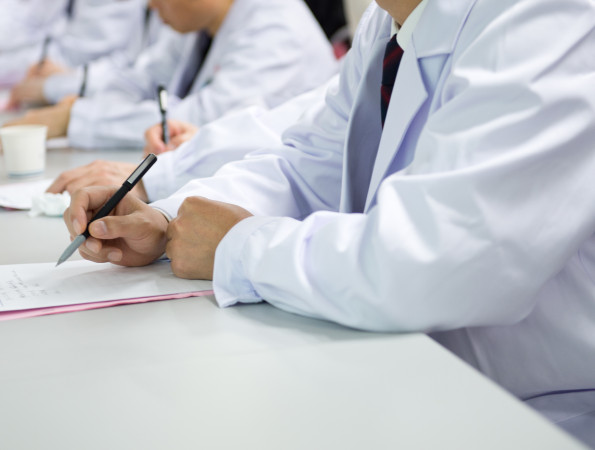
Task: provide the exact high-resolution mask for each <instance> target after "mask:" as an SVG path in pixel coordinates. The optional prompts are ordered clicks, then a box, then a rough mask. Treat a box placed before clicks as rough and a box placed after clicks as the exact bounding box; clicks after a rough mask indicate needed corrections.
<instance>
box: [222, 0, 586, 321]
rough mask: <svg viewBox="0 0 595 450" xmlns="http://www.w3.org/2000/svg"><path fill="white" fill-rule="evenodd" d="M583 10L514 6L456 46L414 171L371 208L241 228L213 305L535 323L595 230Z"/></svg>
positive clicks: (231, 240) (229, 240) (349, 317)
mask: <svg viewBox="0 0 595 450" xmlns="http://www.w3.org/2000/svg"><path fill="white" fill-rule="evenodd" d="M550 3H552V2H550ZM526 5H527V4H525V6H526ZM573 6H574V7H575V8H576V9H575V8H568V9H566V10H564V11H560V8H557V10H558V11H560V12H559V13H558V14H556V15H553V14H551V13H550V12H548V10H547V8H546V9H545V10H544V9H542V10H540V11H527V9H526V7H524V8H516V9H515V8H513V9H511V10H510V11H507V14H508V15H509V19H510V20H497V21H494V22H492V23H491V24H490V26H489V27H483V28H477V33H478V36H477V38H475V39H472V40H470V41H471V42H470V43H468V44H467V45H463V44H461V46H460V47H459V48H457V49H455V52H454V54H453V60H452V68H451V72H450V74H449V75H448V76H447V79H446V81H445V84H444V86H443V90H442V93H441V94H438V95H441V101H442V106H441V108H439V109H438V110H437V111H436V112H435V113H433V114H432V115H431V116H430V118H429V120H428V121H427V124H426V126H425V128H424V130H423V131H422V134H421V137H420V139H419V142H418V146H417V151H416V155H415V158H414V160H413V162H412V164H411V165H410V166H409V167H407V168H406V169H404V170H402V171H400V172H397V173H394V174H392V175H390V176H388V177H387V178H385V180H384V181H383V183H382V184H381V186H380V189H379V191H378V195H377V202H376V204H375V206H373V207H372V209H371V210H370V211H369V213H368V214H341V213H337V212H329V211H326V212H317V213H314V214H312V215H310V216H309V217H308V218H306V219H305V220H303V221H301V222H300V221H298V220H295V219H293V218H271V217H265V218H263V217H254V218H248V219H246V220H244V221H242V222H240V223H239V224H238V225H236V226H235V227H234V228H233V229H232V230H231V231H230V232H229V233H228V234H227V235H226V236H225V238H224V239H223V240H222V242H221V243H220V245H219V247H218V248H217V252H216V257H215V269H214V289H215V294H216V297H217V300H218V301H219V303H220V304H221V305H223V306H225V305H230V304H234V303H236V302H241V301H248V302H251V301H257V300H258V299H265V300H266V301H267V302H269V303H271V304H273V305H275V306H277V307H279V308H282V309H285V310H287V311H290V312H294V313H298V314H303V315H307V316H312V317H316V318H321V319H327V320H332V321H335V322H338V323H341V324H344V325H347V326H351V327H356V328H361V329H368V330H378V331H431V330H443V329H457V328H461V327H469V326H485V325H496V326H497V325H506V324H510V323H516V322H518V321H521V320H522V319H523V318H524V317H526V316H527V315H528V313H529V312H530V311H531V310H532V308H533V307H534V301H535V298H536V295H537V293H538V292H539V291H540V289H542V288H543V286H544V284H545V282H546V281H547V280H548V279H549V278H551V277H552V276H554V275H555V274H557V273H558V272H559V271H560V270H561V268H562V267H564V265H565V264H566V262H567V261H568V260H569V258H570V256H571V255H573V254H574V253H576V252H577V248H578V247H579V245H580V244H581V243H582V242H584V241H585V240H586V239H587V238H588V237H590V236H591V235H592V234H593V231H594V230H595V189H593V174H594V173H595V152H594V151H593V145H594V143H595V126H594V120H595V117H594V113H593V111H594V110H595V96H594V94H593V89H592V87H593V85H594V83H595V76H594V74H595V60H594V58H593V51H592V49H593V44H594V42H593V36H594V34H593V25H592V24H593V23H594V22H593V14H592V13H593V9H592V8H591V7H590V6H588V7H587V6H585V5H584V4H583V6H579V3H578V2H574V4H573ZM579 13H582V14H579ZM526 18H532V19H531V20H519V19H526ZM554 19H555V21H554ZM510 23H515V24H516V26H515V27H513V28H510ZM555 28H557V29H564V30H567V31H568V32H565V33H564V34H563V35H559V36H558V38H557V39H555V40H550V41H549V42H548V45H547V46H543V45H542V42H541V40H540V39H535V36H538V35H539V30H542V29H546V30H551V29H555ZM502 36H507V39H501V37H502ZM496 42H497V43H498V45H495V43H496ZM494 52H496V53H494ZM527 55H530V56H528V57H527ZM495 65H496V66H495ZM393 95H395V94H394V93H393Z"/></svg>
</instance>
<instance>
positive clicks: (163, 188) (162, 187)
mask: <svg viewBox="0 0 595 450" xmlns="http://www.w3.org/2000/svg"><path fill="white" fill-rule="evenodd" d="M174 160H175V158H174V152H173V151H172V152H167V153H162V154H160V155H158V156H157V161H156V162H155V164H154V165H153V167H152V168H151V170H149V171H148V172H147V173H146V174H145V176H144V177H143V187H144V188H145V192H146V193H147V197H148V198H149V202H154V201H156V200H159V199H162V198H165V197H168V196H169V195H170V194H171V192H172V190H173V188H172V186H175V174H176V168H175V165H174Z"/></svg>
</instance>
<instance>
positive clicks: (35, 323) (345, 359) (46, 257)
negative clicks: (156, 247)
mask: <svg viewBox="0 0 595 450" xmlns="http://www.w3.org/2000/svg"><path fill="white" fill-rule="evenodd" d="M96 157H100V158H114V157H117V158H118V159H122V160H129V161H131V160H138V159H139V154H138V153H134V152H117V153H115V152H83V151H76V150H71V149H65V150H52V151H50V153H49V158H48V162H49V166H48V173H49V174H56V173H57V172H59V170H60V169H62V168H67V167H71V166H74V165H78V164H82V163H86V162H88V161H90V160H92V159H94V158H96ZM0 159H1V158H0ZM0 174H1V175H0V183H6V182H10V181H11V180H8V179H6V177H5V175H4V170H3V166H2V162H0ZM0 229H1V231H2V232H1V233H0V249H1V250H0V263H1V264H12V263H24V262H53V261H56V258H57V257H58V255H59V254H60V253H61V252H62V250H63V249H64V247H65V246H66V245H67V243H68V236H67V233H66V229H65V227H64V225H63V223H62V221H61V220H60V219H49V218H36V219H31V218H29V217H28V216H27V215H26V213H24V212H14V211H10V212H9V211H0ZM0 348H1V350H0V352H1V353H0V449H7V450H9V449H10V450H12V449H27V450H35V449H60V450H66V449H77V450H78V449H85V450H92V449H143V450H148V449H177V450H180V449H214V448H218V449H258V450H265V449H274V450H279V449H284V450H290V449H341V450H347V449H357V450H362V449H385V448H386V449H396V448H400V449H434V448H447V449H450V448H452V449H480V448H481V449H503V448H511V449H540V450H542V449H562V448H564V449H574V448H582V447H581V446H580V444H578V443H577V442H576V441H574V440H573V439H572V438H570V437H569V436H567V435H566V434H564V433H563V432H561V431H559V430H558V429H557V428H556V427H554V426H552V425H550V424H549V423H547V422H546V421H545V420H544V419H542V418H541V417H540V416H538V415H537V414H536V413H534V412H533V411H531V410H530V409H528V408H527V407H525V406H524V405H523V404H521V403H520V402H518V401H517V400H516V399H514V398H513V397H512V396H510V395H509V394H507V393H506V392H505V391H503V390H502V389H501V388H499V387H498V386H496V385H495V384H493V383H492V382H491V381H489V380H488V379H486V378H485V377H483V376H482V375H481V374H479V373H477V372H476V371H474V370H473V369H471V368H470V367H468V366H467V365H465V364H464V363H462V362H461V361H459V360H458V359H457V358H456V357H455V356H453V355H452V354H450V353H449V352H447V351H446V350H444V349H443V348H442V347H440V346H439V345H438V344H436V343H435V342H434V341H432V340H431V339H430V338H428V337H427V336H425V335H421V334H415V335H390V334H373V333H364V332H358V331H353V330H349V329H347V328H343V327H340V326H337V325H333V324H330V323H326V322H322V321H317V320H310V319H306V318H302V317H298V316H295V315H291V314H287V313H284V312H282V311H279V310H276V309H274V308H272V307H270V306H268V305H265V304H259V305H253V306H242V307H235V308H229V309H225V310H221V309H218V308H217V307H216V306H215V304H214V299H213V298H209V297H206V298H194V299H184V300H174V301H165V302H155V303H148V304H138V305H130V306H122V307H115V308H108V309H101V310H94V311H86V312H78V313H69V314H61V315H53V316H45V317H37V318H31V319H22V320H15V321H10V322H0Z"/></svg>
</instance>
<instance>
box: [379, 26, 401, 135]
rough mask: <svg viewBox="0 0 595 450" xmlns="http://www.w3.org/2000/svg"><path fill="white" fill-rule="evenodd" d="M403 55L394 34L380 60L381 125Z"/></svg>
mask: <svg viewBox="0 0 595 450" xmlns="http://www.w3.org/2000/svg"><path fill="white" fill-rule="evenodd" d="M402 57H403V49H402V48H401V46H400V45H399V44H398V42H397V35H396V34H395V35H394V36H393V37H392V38H391V39H390V41H388V44H386V50H385V51H384V60H383V62H382V85H381V86H380V116H381V119H382V127H384V120H385V119H386V112H387V111H388V103H389V102H390V96H391V94H392V93H393V86H394V84H395V79H396V78H397V70H399V64H400V62H401V58H402Z"/></svg>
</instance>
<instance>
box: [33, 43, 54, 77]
mask: <svg viewBox="0 0 595 450" xmlns="http://www.w3.org/2000/svg"><path fill="white" fill-rule="evenodd" d="M51 40H52V38H51V37H50V36H48V37H46V38H45V39H44V41H43V46H42V47H41V58H39V62H38V63H37V70H38V71H40V70H41V67H42V66H43V63H44V62H45V60H46V58H47V57H48V47H49V46H50V41H51Z"/></svg>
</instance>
